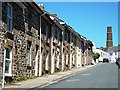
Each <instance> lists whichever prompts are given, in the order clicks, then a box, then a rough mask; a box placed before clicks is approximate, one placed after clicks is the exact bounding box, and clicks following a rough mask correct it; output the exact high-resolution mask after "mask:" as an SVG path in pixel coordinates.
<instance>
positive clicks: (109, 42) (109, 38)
mask: <svg viewBox="0 0 120 90" xmlns="http://www.w3.org/2000/svg"><path fill="white" fill-rule="evenodd" d="M112 46H113V40H112V27H110V26H109V27H107V41H106V47H107V48H108V47H112Z"/></svg>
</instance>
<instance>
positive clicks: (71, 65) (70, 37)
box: [69, 33, 72, 69]
mask: <svg viewBox="0 0 120 90" xmlns="http://www.w3.org/2000/svg"><path fill="white" fill-rule="evenodd" d="M71 46H72V33H70V67H69V69H71V68H72V52H71Z"/></svg>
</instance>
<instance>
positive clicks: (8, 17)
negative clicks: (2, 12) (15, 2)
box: [7, 3, 12, 32]
mask: <svg viewBox="0 0 120 90" xmlns="http://www.w3.org/2000/svg"><path fill="white" fill-rule="evenodd" d="M8 6H9V7H10V8H11V17H10V16H9V15H8ZM8 19H10V20H11V24H10V30H9V28H8V30H7V31H8V32H12V6H11V5H10V4H9V3H7V25H8ZM8 27H9V26H8Z"/></svg>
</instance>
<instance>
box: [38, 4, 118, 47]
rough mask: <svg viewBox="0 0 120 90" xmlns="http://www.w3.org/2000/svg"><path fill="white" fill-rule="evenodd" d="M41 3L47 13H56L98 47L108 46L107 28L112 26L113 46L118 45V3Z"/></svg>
mask: <svg viewBox="0 0 120 90" xmlns="http://www.w3.org/2000/svg"><path fill="white" fill-rule="evenodd" d="M37 3H38V2H37ZM39 3H40V2H39ZM41 3H42V4H44V6H45V10H46V11H48V12H50V13H56V14H57V16H58V17H60V18H61V19H62V20H64V21H65V22H66V23H67V24H68V25H70V26H72V27H73V28H74V30H75V31H77V32H78V33H80V34H82V35H83V36H85V37H86V38H87V39H90V40H91V41H93V42H94V43H95V44H96V46H97V47H101V46H102V47H105V46H106V33H107V26H112V31H113V45H114V46H116V45H117V44H118V3H117V2H41Z"/></svg>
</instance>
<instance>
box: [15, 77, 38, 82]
mask: <svg viewBox="0 0 120 90" xmlns="http://www.w3.org/2000/svg"><path fill="white" fill-rule="evenodd" d="M37 77H38V76H31V77H27V76H21V77H19V78H17V79H16V80H13V83H16V82H21V81H25V80H28V79H35V78H37Z"/></svg>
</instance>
